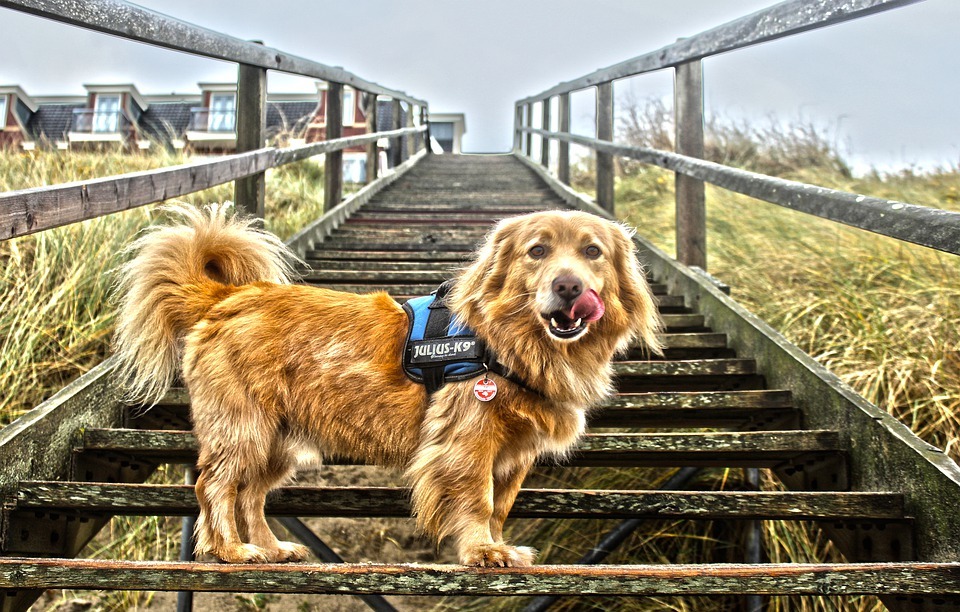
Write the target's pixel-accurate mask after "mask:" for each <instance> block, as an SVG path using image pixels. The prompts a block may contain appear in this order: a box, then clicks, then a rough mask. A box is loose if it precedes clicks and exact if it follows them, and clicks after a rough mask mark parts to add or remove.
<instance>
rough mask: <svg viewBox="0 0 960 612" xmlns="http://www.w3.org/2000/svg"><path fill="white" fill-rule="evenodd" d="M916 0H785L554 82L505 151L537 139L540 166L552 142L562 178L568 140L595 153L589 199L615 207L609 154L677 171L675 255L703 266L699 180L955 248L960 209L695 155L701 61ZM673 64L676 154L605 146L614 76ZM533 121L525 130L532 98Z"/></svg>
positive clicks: (524, 103) (522, 115)
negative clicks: (589, 101) (580, 95)
mask: <svg viewBox="0 0 960 612" xmlns="http://www.w3.org/2000/svg"><path fill="white" fill-rule="evenodd" d="M920 1H921V0H789V1H787V2H781V3H780V4H777V5H774V6H772V7H770V8H768V9H764V10H762V11H759V12H757V13H754V14H752V15H748V16H746V17H743V18H741V19H737V20H735V21H731V22H729V23H727V24H725V25H722V26H719V27H717V28H714V29H712V30H708V31H706V32H703V33H701V34H698V35H696V36H694V37H692V38H685V39H681V40H679V41H678V42H676V43H674V44H672V45H669V46H667V47H664V48H662V49H659V50H657V51H654V52H652V53H647V54H645V55H641V56H639V57H635V58H633V59H630V60H627V61H625V62H621V63H619V64H616V65H614V66H610V67H608V68H603V69H600V70H597V71H595V72H592V73H590V74H587V75H584V76H582V77H579V78H576V79H573V80H572V81H567V82H564V83H560V84H559V85H556V86H554V87H551V88H550V89H548V90H546V91H543V92H541V93H539V94H537V95H534V96H530V97H528V98H524V99H522V100H518V101H517V102H516V106H515V115H514V117H515V125H514V150H515V151H516V152H518V153H521V154H525V155H527V156H531V155H532V150H533V147H532V145H533V140H532V139H533V137H534V136H535V135H536V136H539V137H540V138H541V153H540V160H539V163H540V164H542V165H543V166H544V168H549V165H550V144H549V143H550V141H551V140H556V141H558V143H559V146H558V159H557V179H558V180H560V181H561V182H562V183H564V184H566V185H569V184H570V148H569V146H570V143H574V144H578V145H582V146H584V147H588V148H590V149H593V150H594V151H595V152H596V175H597V176H596V203H597V204H598V205H599V206H600V207H602V208H604V209H605V210H607V211H608V212H611V213H612V212H613V210H614V191H613V186H614V167H613V156H621V157H629V158H631V159H636V160H639V161H642V162H645V163H648V164H653V165H656V166H659V167H661V168H666V169H668V170H673V171H674V172H675V173H676V207H677V227H676V232H677V240H676V242H677V259H679V260H680V261H681V262H683V263H685V264H687V265H691V266H697V267H700V268H702V269H706V264H707V254H706V212H705V194H704V182H709V183H711V184H714V185H717V186H720V187H723V188H725V189H729V190H731V191H736V192H738V193H742V194H746V195H748V196H751V197H754V198H758V199H760V200H764V201H767V202H771V203H773V204H778V205H780V206H785V207H787V208H791V209H794V210H798V211H802V212H805V213H809V214H811V215H816V216H818V217H822V218H825V219H830V220H832V221H837V222H839V223H844V224H846V225H850V226H853V227H857V228H860V229H865V230H869V231H871V232H875V233H878V234H882V235H884V236H890V237H892V238H897V239H899V240H904V241H907V242H911V243H914V244H919V245H923V246H926V247H930V248H933V249H938V250H941V251H945V252H948V253H953V254H960V213H956V212H951V211H945V210H939V209H934V208H928V207H924V206H917V205H913V204H907V203H904V202H897V201H893V200H885V199H880V198H873V197H869V196H865V195H860V194H855V193H847V192H843V191H837V190H834V189H826V188H823V187H817V186H814V185H808V184H805V183H799V182H796V181H787V180H784V179H779V178H774V177H770V176H766V175H763V174H757V173H754V172H747V171H744V170H739V169H736V168H731V167H728V166H724V165H721V164H717V163H712V162H708V161H704V160H703V157H704V135H703V77H702V69H701V60H702V59H703V58H705V57H709V56H712V55H716V54H718V53H724V52H726V51H732V50H734V49H740V48H743V47H747V46H750V45H754V44H757V43H761V42H766V41H769V40H774V39H777V38H783V37H785V36H790V35H793V34H799V33H801V32H806V31H808V30H812V29H816V28H822V27H825V26H828V25H833V24H836V23H839V22H842V21H848V20H851V19H857V18H859V17H864V16H866V15H870V14H873V13H877V12H880V11H885V10H889V9H893V8H897V7H901V6H904V5H908V4H914V3H916V2H920ZM666 68H674V69H675V80H674V98H675V115H676V116H675V124H676V134H675V142H676V145H675V148H676V151H675V152H667V151H659V150H656V149H650V148H645V147H631V146H624V145H616V144H613V142H612V141H613V134H614V112H613V111H614V100H613V82H614V80H616V79H620V78H624V77H630V76H635V75H639V74H644V73H648V72H653V71H656V70H662V69H666ZM588 87H596V90H597V91H596V100H597V112H596V138H588V137H585V136H578V135H574V134H571V133H570V94H571V93H572V92H574V91H578V90H581V89H586V88H588ZM554 96H558V97H559V101H558V105H557V106H558V109H559V114H560V116H559V121H558V123H559V125H558V128H559V129H558V131H556V132H554V131H550V129H549V128H550V125H551V117H550V107H551V100H552V98H553V97H554ZM537 103H539V104H540V105H541V117H542V119H541V126H542V128H539V129H538V128H534V127H533V116H534V105H535V104H537Z"/></svg>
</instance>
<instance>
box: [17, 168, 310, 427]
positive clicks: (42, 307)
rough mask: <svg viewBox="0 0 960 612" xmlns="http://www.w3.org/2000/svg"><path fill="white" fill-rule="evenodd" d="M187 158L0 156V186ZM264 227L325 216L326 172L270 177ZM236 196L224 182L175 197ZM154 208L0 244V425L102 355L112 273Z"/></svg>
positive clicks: (289, 230)
mask: <svg viewBox="0 0 960 612" xmlns="http://www.w3.org/2000/svg"><path fill="white" fill-rule="evenodd" d="M185 161H188V160H186V159H184V158H183V157H182V156H180V155H177V154H172V153H167V152H163V151H159V152H156V153H151V154H148V155H124V154H120V153H82V152H57V151H54V152H49V151H40V152H35V153H33V154H30V155H26V154H18V153H2V154H0V191H10V190H15V189H23V188H27V187H36V186H40V185H48V184H57V183H63V182H68V181H74V180H83V179H88V178H94V177H98V176H108V175H113V174H121V173H124V172H133V171H138V170H147V169H151V168H157V167H162V166H168V165H173V164H178V163H184V162H185ZM267 181H268V187H267V202H266V208H267V214H266V217H267V228H268V229H270V230H271V231H274V232H275V233H277V234H279V235H280V236H282V237H289V236H290V235H292V234H293V233H294V232H295V231H296V230H297V229H299V228H301V227H303V225H305V224H306V222H307V221H309V220H312V219H315V218H317V217H319V216H320V215H321V214H322V209H323V169H322V167H321V166H320V165H318V164H316V163H315V162H313V161H310V160H307V161H303V162H299V163H296V164H290V165H287V166H283V167H281V168H278V169H276V170H272V171H270V172H268V174H267ZM232 198H233V187H232V185H231V184H227V185H221V186H219V187H216V188H213V189H209V190H207V191H203V192H199V193H196V194H191V195H189V196H186V197H184V198H181V201H186V202H193V203H203V202H211V201H224V200H230V199H232ZM157 214H158V213H157V206H146V207H143V208H138V209H134V210H131V211H127V212H123V213H119V214H114V215H110V216H107V217H101V218H98V219H93V220H90V221H86V222H83V223H78V224H74V225H69V226H65V227H61V228H57V229H53V230H50V231H46V232H40V233H38V234H34V235H30V236H24V237H22V238H18V239H14V240H8V241H4V242H0V338H3V344H2V346H0V389H3V392H2V394H0V423H8V422H10V421H11V420H13V419H15V418H16V417H18V416H19V415H21V414H22V413H23V412H24V411H26V410H29V409H30V408H32V407H33V406H35V405H37V404H38V403H40V402H41V401H43V400H44V399H45V398H46V397H48V396H49V395H50V394H51V393H53V392H55V391H56V390H57V389H59V388H61V387H62V386H63V385H64V384H66V383H67V382H69V381H70V380H73V379H74V378H76V377H77V376H78V375H80V374H82V373H83V372H85V371H87V370H89V369H90V368H91V367H93V366H94V365H96V364H97V363H98V362H99V361H100V360H102V359H103V357H104V355H105V354H106V351H107V348H108V346H109V341H110V336H111V333H112V330H113V321H114V310H113V306H112V305H111V300H110V291H111V281H112V279H111V271H112V270H113V269H115V268H116V267H117V266H118V265H119V264H120V263H121V260H122V258H123V250H124V248H125V247H126V245H128V244H129V243H130V242H131V241H132V239H133V237H134V236H135V235H136V234H137V232H138V231H140V230H141V229H142V228H144V227H146V226H147V225H149V224H150V223H152V222H153V221H155V220H156V217H157Z"/></svg>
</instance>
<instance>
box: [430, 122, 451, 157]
mask: <svg viewBox="0 0 960 612" xmlns="http://www.w3.org/2000/svg"><path fill="white" fill-rule="evenodd" d="M430 137H431V138H433V139H434V140H436V141H437V143H439V144H440V146H441V147H443V152H444V153H453V124H452V123H433V122H432V123H430Z"/></svg>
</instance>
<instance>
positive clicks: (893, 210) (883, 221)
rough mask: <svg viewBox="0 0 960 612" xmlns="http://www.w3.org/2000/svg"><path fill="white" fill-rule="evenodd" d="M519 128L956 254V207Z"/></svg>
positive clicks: (959, 247)
mask: <svg viewBox="0 0 960 612" xmlns="http://www.w3.org/2000/svg"><path fill="white" fill-rule="evenodd" d="M521 131H524V132H528V133H531V134H539V135H541V136H546V137H548V138H555V139H557V140H564V141H567V142H571V143H574V144H578V145H582V146H585V147H588V148H591V149H594V150H596V151H602V152H604V153H610V154H612V155H617V156H620V157H629V158H631V159H635V160H638V161H641V162H644V163H648V164H653V165H655V166H659V167H661V168H665V169H667V170H673V171H674V172H679V173H680V174H683V175H686V176H691V177H693V178H697V179H700V180H702V181H705V182H708V183H711V184H713V185H717V186H718V187H723V188H724V189H728V190H730V191H735V192H737V193H742V194H743V195H747V196H750V197H752V198H757V199H759V200H764V201H765V202H770V203H771V204H777V205H779V206H783V207H785V208H790V209H792V210H796V211H799V212H804V213H807V214H810V215H814V216H816V217H821V218H823V219H829V220H830V221H836V222H837V223H843V224H844V225H849V226H852V227H856V228H859V229H863V230H867V231H870V232H874V233H876V234H881V235H883V236H888V237H890V238H896V239H898V240H903V241H905V242H911V243H913V244H919V245H921V246H925V247H929V248H931V249H936V250H938V251H944V252H946V253H952V254H954V255H960V213H958V212H953V211H949V210H940V209H937V208H929V207H926V206H918V205H916V204H907V203H905V202H898V201H896V200H885V199H882V198H874V197H871V196H866V195H860V194H856V193H849V192H846V191H839V190H837V189H829V188H827V187H818V186H816V185H809V184H807V183H800V182H797V181H789V180H786V179H781V178H776V177H772V176H767V175H765V174H759V173H756V172H750V171H748V170H740V169H738V168H731V167H729V166H724V165H722V164H717V163H714V162H709V161H705V160H702V159H696V158H693V157H687V156H685V155H679V154H677V153H671V152H668V151H658V150H656V149H648V148H645V147H630V146H625V145H617V144H612V143H609V142H604V141H601V140H597V139H596V138H588V137H586V136H577V135H575V134H570V133H566V132H548V131H546V130H541V129H538V128H528V127H524V128H521Z"/></svg>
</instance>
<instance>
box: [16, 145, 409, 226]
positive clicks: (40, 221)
mask: <svg viewBox="0 0 960 612" xmlns="http://www.w3.org/2000/svg"><path fill="white" fill-rule="evenodd" d="M426 129H427V128H426V126H420V127H416V128H406V129H402V130H391V131H386V132H376V133H373V134H363V135H361V136H350V137H347V138H338V139H336V140H326V141H323V142H316V143H312V144H306V145H299V146H295V147H287V148H283V149H277V148H275V147H265V148H262V149H257V150H255V151H250V152H247V153H237V154H235V155H225V156H223V157H219V158H216V159H212V160H207V161H201V162H198V163H191V164H183V165H179V166H170V167H167V168H160V169H157V170H147V171H144V172H133V173H129V174H121V175H118V176H111V177H104V178H99V179H93V180H89V181H75V182H72V183H64V184H61V185H51V186H48V187H37V188H33V189H24V190H20V191H10V192H6V193H0V232H2V235H0V239H2V240H6V239H9V238H15V237H17V236H23V235H26V234H32V233H35V232H39V231H43V230H46V229H51V228H54V227H59V226H61V225H68V224H70V223H77V222H79V221H85V220H87V219H93V218H95V217H101V216H103V215H108V214H111V213H115V212H119V211H123V210H129V209H131V208H136V207H138V206H144V205H146V204H153V203H155V202H162V201H164V200H168V199H170V198H175V197H179V196H183V195H186V194H188V193H194V192H197V191H203V190H204V189H209V188H210V187H214V186H216V185H221V184H223V183H227V182H230V181H233V180H236V179H238V178H242V177H246V176H250V175H253V174H256V173H258V172H264V171H266V170H268V169H270V168H275V167H277V166H282V165H284V164H289V163H291V162H295V161H300V160H302V159H307V158H309V157H313V156H314V155H320V154H321V153H329V152H332V151H342V150H343V149H346V148H349V147H353V146H358V145H363V144H367V143H369V142H376V141H377V140H378V139H380V138H395V137H399V136H403V135H405V134H415V133H419V132H423V131H426ZM251 212H252V211H251Z"/></svg>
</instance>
